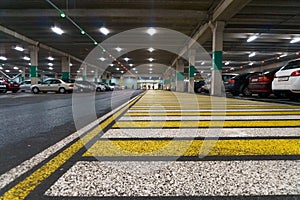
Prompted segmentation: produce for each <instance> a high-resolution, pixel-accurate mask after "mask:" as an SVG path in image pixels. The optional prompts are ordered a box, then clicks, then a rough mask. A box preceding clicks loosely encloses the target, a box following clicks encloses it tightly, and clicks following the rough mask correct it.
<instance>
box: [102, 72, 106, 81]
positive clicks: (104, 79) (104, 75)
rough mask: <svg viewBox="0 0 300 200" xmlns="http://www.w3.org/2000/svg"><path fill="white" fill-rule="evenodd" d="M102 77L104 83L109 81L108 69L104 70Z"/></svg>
mask: <svg viewBox="0 0 300 200" xmlns="http://www.w3.org/2000/svg"><path fill="white" fill-rule="evenodd" d="M101 79H102V83H107V82H106V80H107V72H106V71H105V72H103V74H102V77H101Z"/></svg>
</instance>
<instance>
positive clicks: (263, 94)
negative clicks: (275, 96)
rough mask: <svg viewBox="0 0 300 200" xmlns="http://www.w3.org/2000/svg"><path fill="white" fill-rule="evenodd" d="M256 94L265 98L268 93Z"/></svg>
mask: <svg viewBox="0 0 300 200" xmlns="http://www.w3.org/2000/svg"><path fill="white" fill-rule="evenodd" d="M258 96H259V97H261V98H266V97H269V96H270V94H269V93H259V94H258Z"/></svg>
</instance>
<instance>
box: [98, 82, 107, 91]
mask: <svg viewBox="0 0 300 200" xmlns="http://www.w3.org/2000/svg"><path fill="white" fill-rule="evenodd" d="M96 91H97V92H103V91H106V87H105V85H104V84H103V83H98V84H97V85H96Z"/></svg>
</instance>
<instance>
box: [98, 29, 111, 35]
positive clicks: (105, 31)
mask: <svg viewBox="0 0 300 200" xmlns="http://www.w3.org/2000/svg"><path fill="white" fill-rule="evenodd" d="M99 30H100V32H101V33H103V34H104V35H108V34H109V30H108V29H107V28H105V27H101V28H100V29H99Z"/></svg>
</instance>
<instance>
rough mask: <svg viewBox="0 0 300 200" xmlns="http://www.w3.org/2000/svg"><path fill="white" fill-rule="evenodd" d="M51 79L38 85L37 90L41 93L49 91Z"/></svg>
mask: <svg viewBox="0 0 300 200" xmlns="http://www.w3.org/2000/svg"><path fill="white" fill-rule="evenodd" d="M51 81H52V80H51V79H50V80H46V81H44V82H42V83H41V84H40V85H39V90H41V91H50V88H51Z"/></svg>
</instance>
